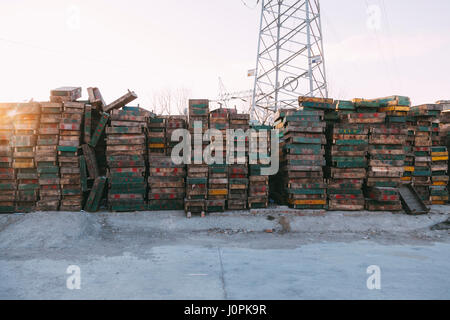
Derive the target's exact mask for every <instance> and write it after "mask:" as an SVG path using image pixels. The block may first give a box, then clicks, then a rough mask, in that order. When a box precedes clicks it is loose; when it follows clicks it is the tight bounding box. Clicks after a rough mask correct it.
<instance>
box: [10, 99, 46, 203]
mask: <svg viewBox="0 0 450 320" xmlns="http://www.w3.org/2000/svg"><path fill="white" fill-rule="evenodd" d="M40 113H41V107H40V105H39V104H38V103H19V104H17V105H16V109H15V115H14V120H13V124H14V139H13V141H14V145H13V146H14V155H13V157H14V169H16V179H17V193H16V202H15V210H16V211H17V212H31V211H35V210H36V203H37V201H38V199H39V178H38V172H37V168H36V161H35V152H36V142H37V132H38V128H39V120H40Z"/></svg>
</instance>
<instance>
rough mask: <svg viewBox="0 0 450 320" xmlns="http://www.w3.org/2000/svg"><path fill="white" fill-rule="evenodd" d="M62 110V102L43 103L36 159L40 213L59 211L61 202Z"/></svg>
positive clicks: (38, 207)
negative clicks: (60, 143)
mask: <svg viewBox="0 0 450 320" xmlns="http://www.w3.org/2000/svg"><path fill="white" fill-rule="evenodd" d="M62 109H63V105H62V103H60V102H43V103H41V121H40V126H39V129H38V140H37V147H36V158H35V159H36V165H37V170H38V175H39V186H40V191H39V196H40V200H39V202H38V204H37V209H38V210H40V211H58V210H59V205H60V201H61V188H60V183H61V181H60V172H59V165H58V150H57V148H58V143H59V123H60V122H61V113H62Z"/></svg>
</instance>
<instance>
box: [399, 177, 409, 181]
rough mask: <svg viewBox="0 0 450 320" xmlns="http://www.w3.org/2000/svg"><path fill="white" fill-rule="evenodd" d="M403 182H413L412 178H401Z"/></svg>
mask: <svg viewBox="0 0 450 320" xmlns="http://www.w3.org/2000/svg"><path fill="white" fill-rule="evenodd" d="M400 179H401V180H402V181H411V180H412V178H411V177H401V178H400Z"/></svg>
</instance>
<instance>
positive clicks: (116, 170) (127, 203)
mask: <svg viewBox="0 0 450 320" xmlns="http://www.w3.org/2000/svg"><path fill="white" fill-rule="evenodd" d="M148 117H149V113H148V111H145V110H143V109H141V108H139V107H123V108H122V109H121V110H113V111H112V114H111V123H110V126H109V127H107V128H106V144H107V147H106V157H107V159H106V161H107V164H108V184H109V185H108V186H109V192H108V206H109V208H110V210H112V211H115V212H121V211H145V210H146V209H147V206H146V200H145V198H146V195H147V166H146V164H147V158H146V157H147V136H146V133H147V122H148Z"/></svg>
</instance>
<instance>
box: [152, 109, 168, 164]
mask: <svg viewBox="0 0 450 320" xmlns="http://www.w3.org/2000/svg"><path fill="white" fill-rule="evenodd" d="M148 121H149V122H148V153H149V156H165V155H166V152H167V149H166V118H165V117H163V116H157V117H156V116H155V117H150V118H149V120H148Z"/></svg>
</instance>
